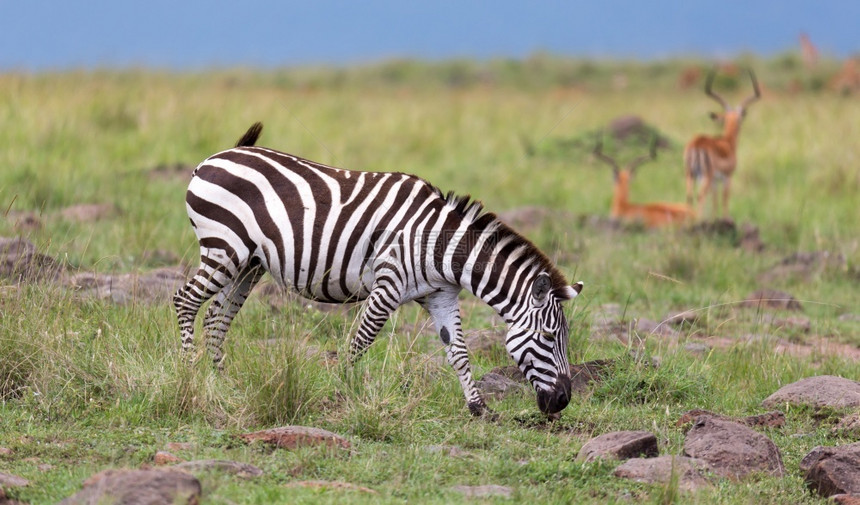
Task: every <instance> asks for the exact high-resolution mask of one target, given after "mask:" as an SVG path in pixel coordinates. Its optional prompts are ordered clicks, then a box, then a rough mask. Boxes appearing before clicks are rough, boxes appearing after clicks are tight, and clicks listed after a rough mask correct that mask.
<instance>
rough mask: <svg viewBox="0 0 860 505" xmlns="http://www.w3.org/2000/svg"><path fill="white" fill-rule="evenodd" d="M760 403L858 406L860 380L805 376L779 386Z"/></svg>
mask: <svg viewBox="0 0 860 505" xmlns="http://www.w3.org/2000/svg"><path fill="white" fill-rule="evenodd" d="M761 404H762V406H764V407H765V408H774V407H779V406H780V405H784V404H793V405H809V406H812V407H816V408H821V407H832V408H851V407H860V382H857V381H853V380H849V379H845V378H842V377H835V376H833V375H818V376H814V377H807V378H805V379H801V380H799V381H797V382H794V383H792V384H789V385H787V386H783V387H781V388H780V389H779V390H778V391H776V392H775V393H773V394H772V395H770V396H768V397H767V398H765V399H764V401H762V402H761Z"/></svg>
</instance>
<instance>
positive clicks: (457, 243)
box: [436, 212, 565, 318]
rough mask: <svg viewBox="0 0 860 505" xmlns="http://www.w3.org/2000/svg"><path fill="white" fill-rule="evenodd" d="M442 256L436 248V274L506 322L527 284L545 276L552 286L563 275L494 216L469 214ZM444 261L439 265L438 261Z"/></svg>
mask: <svg viewBox="0 0 860 505" xmlns="http://www.w3.org/2000/svg"><path fill="white" fill-rule="evenodd" d="M447 235H448V237H447V240H446V241H443V242H444V243H445V248H444V254H438V253H440V252H441V248H439V247H437V251H436V252H437V254H436V258H437V269H438V270H439V272H440V273H442V274H443V276H444V277H445V279H446V280H448V281H449V282H452V283H455V284H459V285H460V286H461V287H462V288H463V289H465V290H467V291H469V292H470V293H472V294H473V295H475V296H476V297H478V298H480V299H481V300H483V301H484V302H486V303H487V304H488V305H490V306H491V307H493V308H494V309H495V310H496V312H498V313H499V314H500V315H501V316H502V317H505V318H506V315H507V314H508V313H509V312H511V311H512V310H514V309H516V308H517V307H518V306H519V305H520V304H521V301H522V300H523V299H524V296H525V293H527V286H528V284H529V281H530V280H531V279H532V278H533V277H534V276H535V275H537V273H539V272H541V271H546V272H548V273H549V274H550V275H551V276H552V277H553V280H554V284H559V285H564V283H565V280H564V278H563V276H562V275H561V274H560V273H559V272H558V271H557V270H556V269H555V267H554V266H553V265H552V263H551V262H550V261H549V259H548V258H547V257H546V256H545V255H544V254H543V253H541V252H540V251H539V250H538V248H537V247H536V246H535V245H534V244H532V243H531V242H529V241H528V240H527V239H526V238H524V237H523V236H521V235H519V234H518V233H517V232H515V231H514V230H512V229H511V228H509V227H508V226H506V225H505V224H504V223H502V222H501V221H499V220H498V219H497V218H496V216H495V215H494V214H491V213H486V214H479V213H477V212H476V213H475V214H473V215H467V216H464V217H463V220H462V221H461V222H460V223H458V227H457V229H456V230H448V232H447ZM439 259H441V260H442V261H441V262H439V261H438V260H439Z"/></svg>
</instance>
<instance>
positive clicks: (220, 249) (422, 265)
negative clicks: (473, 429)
mask: <svg viewBox="0 0 860 505" xmlns="http://www.w3.org/2000/svg"><path fill="white" fill-rule="evenodd" d="M261 128H262V125H260V124H259V123H257V124H255V125H254V126H253V127H252V128H251V129H250V130H249V131H248V133H246V135H245V136H244V137H243V138H242V139H241V140H240V141H239V143H238V145H237V147H235V148H233V149H229V150H227V151H223V152H220V153H218V154H215V155H213V156H211V157H210V158H208V159H207V160H205V161H204V162H202V163H201V164H200V165H199V166H198V167H197V169H196V170H195V171H194V173H193V176H192V179H191V182H190V184H189V186H188V192H187V195H186V203H187V210H188V215H189V218H190V220H191V223H192V225H193V227H194V230H195V233H196V235H197V238H198V241H199V244H200V267H199V269H198V271H197V273H196V274H195V275H194V277H193V278H192V279H191V280H190V281H189V282H188V283H187V284H186V285H185V286H183V287H182V288H180V289H179V290H178V291H177V293H176V295H175V296H174V305H175V307H176V310H177V315H178V320H179V326H180V332H181V335H182V342H183V348H185V349H186V350H192V349H193V339H194V332H193V328H194V319H195V317H196V314H197V312H198V311H199V309H200V307H201V305H202V304H203V303H204V302H205V301H206V300H208V299H209V298H211V297H213V296H214V300H213V301H212V303H211V304H210V306H209V309H208V310H207V313H206V315H205V316H204V323H203V327H204V332H205V333H206V337H207V345H208V347H209V350H210V352H211V353H212V356H213V360H214V361H215V363H216V364H217V365H219V366H220V365H221V363H222V360H223V350H222V348H223V341H224V338H225V335H226V333H227V330H228V328H229V325H230V322H231V321H232V319H233V318H234V317H235V315H236V313H237V312H238V311H239V309H240V308H241V306H242V304H243V303H244V301H245V300H246V298H247V296H248V294H249V293H250V291H251V289H252V288H253V286H254V285H255V284H256V283H257V281H258V280H259V279H260V277H261V276H262V275H263V274H264V273H265V272H269V273H270V274H271V275H272V277H273V278H274V279H275V280H276V282H278V283H279V284H281V285H283V286H285V287H288V288H291V289H293V290H295V291H296V292H298V293H299V294H301V295H302V296H304V297H307V298H311V299H315V300H319V301H323V302H331V303H343V302H353V301H362V300H364V301H365V308H364V312H363V314H362V319H361V323H360V325H359V329H358V331H357V333H356V335H355V336H354V337H353V339H352V341H351V344H350V354H351V358H352V359H353V360H354V359H357V358H358V357H359V356H360V355H361V354H362V353H363V352H364V350H365V349H366V348H367V347H368V346H369V345H370V344H371V343H372V342H373V340H374V338H375V337H376V335H377V334H378V333H379V331H380V330H381V328H382V326H383V325H384V324H385V322H386V321H387V320H388V318H389V317H390V315H391V314H392V313H393V311H394V310H395V309H396V308H397V307H398V306H400V305H402V304H404V303H406V302H409V301H416V302H418V303H419V304H421V305H422V306H423V307H424V308H426V309H427V310H428V311H429V313H430V315H431V317H432V319H433V321H434V324H435V326H436V330H437V331H438V333H439V336H440V338H441V339H442V341H443V342H444V343H445V345H446V354H447V357H448V361H449V363H450V364H451V365H452V366H453V367H454V369H455V370H456V371H457V374H458V377H459V379H460V382H461V385H462V387H463V392H464V395H465V398H466V402H467V405H468V407H469V409H470V411H472V412H473V413H475V414H481V413H483V412H485V411H486V410H487V408H486V405H485V403H484V401H483V400H482V399H481V397H480V395H479V394H478V392H477V390H476V388H475V385H474V381H473V379H472V375H471V370H470V365H469V360H468V354H467V352H466V347H465V344H464V342H463V335H462V329H461V326H460V316H459V308H458V303H457V297H458V293H459V292H460V291H461V290H462V289H465V290H467V291H469V292H470V293H472V294H474V295H475V296H477V297H479V298H481V299H482V300H484V301H485V302H487V303H488V304H489V305H491V306H492V307H493V308H495V309H496V310H497V311H498V312H499V314H500V315H502V317H503V318H504V319H505V321H506V322H507V323H508V335H507V338H506V347H507V349H508V351H509V353H510V354H511V356H512V357H513V359H514V360H515V361H516V362H517V363H518V365H519V366H520V368H521V370H522V371H523V373H524V374H525V375H526V377H527V378H528V379H529V381H530V382H531V383H532V384H533V386H534V387H535V390H536V391H537V393H538V403H539V406H540V408H541V409H542V410H544V411H546V412H557V411H559V410H561V409H562V408H564V406H565V405H566V404H567V402H568V400H569V396H570V380H569V377H568V375H569V372H568V364H567V340H568V326H567V322H566V320H565V317H564V313H563V311H562V308H561V305H560V302H562V301H563V300H566V299H570V298H573V297H574V296H576V294H578V293H579V290H580V289H581V287H582V284H581V283H577V284H574V285H573V286H570V285H568V284H567V282H566V281H565V279H564V277H563V276H562V275H561V274H560V273H559V272H558V270H557V269H556V268H555V267H554V266H553V265H552V263H551V262H550V261H549V260H548V259H547V258H546V256H544V255H543V254H542V253H541V252H540V251H538V250H537V248H536V247H535V246H534V245H532V244H531V243H530V242H528V241H527V240H526V239H525V238H523V237H522V236H520V235H518V234H517V233H516V232H514V231H513V230H511V229H510V228H508V227H507V226H506V225H504V224H503V223H502V222H500V221H499V220H498V219H497V218H496V216H495V215H493V214H491V213H487V212H484V210H483V208H482V206H481V205H480V203H478V202H475V201H471V200H470V199H469V198H468V197H457V196H454V195H453V194H448V195H447V196H446V195H443V194H442V192H441V191H440V190H439V189H437V188H436V187H434V186H433V185H431V184H430V183H428V182H426V181H424V180H423V179H421V178H418V177H416V176H413V175H409V174H404V173H381V172H356V171H350V170H344V169H339V168H334V167H330V166H326V165H322V164H320V163H315V162H312V161H309V160H305V159H302V158H299V157H297V156H293V155H289V154H286V153H282V152H278V151H275V150H272V149H266V148H262V147H255V146H254V144H255V142H256V140H257V137H258V136H259V134H260V131H261Z"/></svg>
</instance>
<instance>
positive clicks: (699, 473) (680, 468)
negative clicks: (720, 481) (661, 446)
mask: <svg viewBox="0 0 860 505" xmlns="http://www.w3.org/2000/svg"><path fill="white" fill-rule="evenodd" d="M709 470H710V465H708V462H707V461H705V460H702V459H696V458H688V457H686V456H659V457H656V458H633V459H629V460H627V461H625V462H624V463H622V464H620V465H619V466H618V467H617V468H615V470H614V471H613V472H612V473H613V474H614V475H615V476H616V477H620V478H623V479H631V480H635V481H636V482H645V483H649V484H668V483H670V482H671V481H672V477H673V475H677V477H678V481H677V482H678V487H679V488H680V489H682V490H684V491H696V490H698V489H701V488H704V487H710V486H711V481H710V480H709V479H708V477H707V476H706V475H707V473H708V471H709Z"/></svg>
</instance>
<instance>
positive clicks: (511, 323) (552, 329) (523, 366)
mask: <svg viewBox="0 0 860 505" xmlns="http://www.w3.org/2000/svg"><path fill="white" fill-rule="evenodd" d="M581 290H582V283H581V282H577V283H575V284H573V285H571V286H563V287H553V285H552V280H551V277H550V275H549V273H547V272H540V273H539V274H538V275H537V276H535V278H534V280H533V281H532V282H531V285H530V286H527V287H526V290H525V293H524V297H523V299H522V303H520V306H519V307H518V309H516V310H515V312H514V313H512V314H511V315H510V317H509V318H508V335H507V338H506V339H505V346H506V347H507V349H508V353H509V354H510V355H511V357H512V358H513V359H514V361H515V362H516V363H517V365H518V366H519V367H520V371H522V372H523V374H524V375H525V376H526V378H527V379H528V381H529V382H530V383H531V384H532V386H533V387H534V388H535V391H536V392H537V403H538V408H540V410H541V412H544V413H546V414H555V413H556V412H560V411H561V410H562V409H564V408H565V407H566V406H567V404H568V402H569V401H570V365H569V363H568V360H567V342H568V333H569V330H568V326H567V318H565V317H564V310H563V307H562V305H561V303H562V302H563V301H565V300H570V299H572V298H574V297H575V296H576V295H578V294H579V292H580V291H581Z"/></svg>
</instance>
